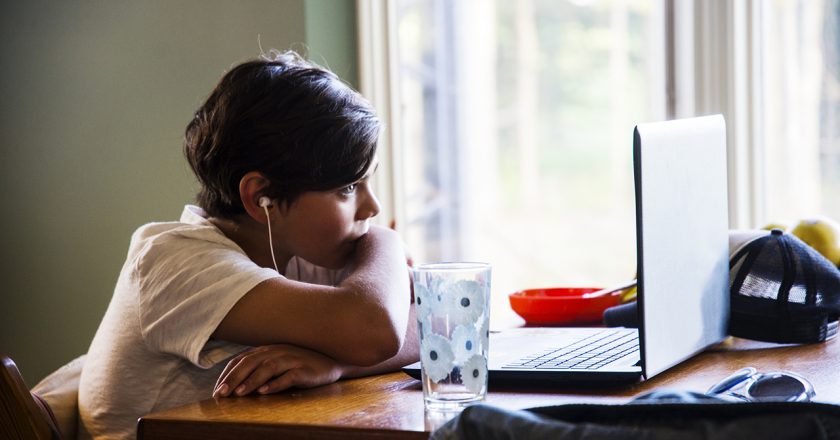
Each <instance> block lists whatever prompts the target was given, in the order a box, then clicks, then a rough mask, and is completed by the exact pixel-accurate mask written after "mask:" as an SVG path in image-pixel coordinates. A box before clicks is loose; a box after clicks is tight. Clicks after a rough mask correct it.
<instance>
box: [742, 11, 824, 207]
mask: <svg viewBox="0 0 840 440" xmlns="http://www.w3.org/2000/svg"><path fill="white" fill-rule="evenodd" d="M760 6H761V9H760V10H759V11H758V13H757V14H756V15H755V16H754V17H753V20H755V23H756V27H757V28H758V30H759V34H758V40H757V41H756V46H757V49H756V50H757V51H758V53H759V54H760V55H759V60H760V64H759V69H758V70H759V76H758V77H757V78H755V80H756V81H757V82H758V84H759V87H760V90H761V91H760V95H761V97H762V99H763V102H762V105H761V106H760V107H759V109H760V110H759V112H760V114H759V116H760V118H761V124H760V127H761V136H760V139H762V143H763V147H764V148H763V152H764V160H763V166H764V168H765V178H764V185H765V191H766V192H765V194H766V196H765V200H764V203H765V206H766V212H765V215H764V218H763V221H765V222H769V221H774V222H785V221H787V222H790V221H795V220H796V219H798V218H802V217H810V216H814V215H817V214H823V215H827V216H830V217H832V218H834V219H835V220H838V221H840V196H838V195H840V32H838V24H840V1H838V0H823V1H808V0H793V1H778V2H763V3H761V4H760Z"/></svg>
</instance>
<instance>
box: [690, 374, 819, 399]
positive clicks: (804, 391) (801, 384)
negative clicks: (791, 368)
mask: <svg viewBox="0 0 840 440" xmlns="http://www.w3.org/2000/svg"><path fill="white" fill-rule="evenodd" d="M706 394H707V395H712V396H716V397H721V398H724V399H727V400H736V401H746V402H768V401H777V402H778V401H781V402H810V401H811V399H812V398H813V397H814V396H815V395H816V394H817V393H816V391H814V386H813V385H811V382H808V380H807V379H805V378H804V377H802V376H800V375H798V374H795V373H791V372H788V371H777V372H773V373H759V372H758V371H757V370H756V369H755V368H753V367H747V368H742V369H740V370H738V371H736V372H735V373H733V374H732V375H731V376H729V377H727V378H726V379H723V380H722V381H720V382H718V383H717V384H716V385H714V386H712V387H711V388H709V390H708V391H706Z"/></svg>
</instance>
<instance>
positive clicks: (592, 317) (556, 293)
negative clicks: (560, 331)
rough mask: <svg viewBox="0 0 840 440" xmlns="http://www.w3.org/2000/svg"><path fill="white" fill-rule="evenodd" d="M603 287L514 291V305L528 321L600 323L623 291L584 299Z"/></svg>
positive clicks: (536, 322) (511, 295)
mask: <svg viewBox="0 0 840 440" xmlns="http://www.w3.org/2000/svg"><path fill="white" fill-rule="evenodd" d="M597 290H600V288H596V287H555V288H549V289H527V290H520V291H518V292H514V293H511V294H510V295H509V296H508V298H509V299H510V307H511V308H512V309H513V311H514V312H516V313H517V314H518V315H519V316H521V317H522V318H524V319H525V322H527V323H528V324H540V325H546V324H572V323H582V322H599V321H601V319H602V316H603V314H604V310H605V309H607V308H608V307H612V306H615V305H618V303H619V302H620V301H621V291H618V292H615V293H613V294H610V295H604V296H597V297H594V298H583V297H582V295H583V294H585V293H589V292H595V291H597Z"/></svg>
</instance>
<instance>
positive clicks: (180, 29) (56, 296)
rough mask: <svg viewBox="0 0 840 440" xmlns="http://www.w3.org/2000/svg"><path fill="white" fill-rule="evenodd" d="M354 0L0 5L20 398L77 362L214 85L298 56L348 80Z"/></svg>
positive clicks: (6, 337)
mask: <svg viewBox="0 0 840 440" xmlns="http://www.w3.org/2000/svg"><path fill="white" fill-rule="evenodd" d="M354 8H355V3H354V1H353V0H341V1H333V0H285V1H278V0H261V1H246V2H230V1H224V0H212V1H209V0H181V1H176V2H173V1H163V0H158V1H144V2H129V1H58V2H57V1H41V0H39V1H32V0H27V1H26V2H4V7H3V14H2V16H0V55H1V56H2V60H3V61H2V70H0V72H2V73H0V75H2V77H1V78H0V115H2V118H0V152H2V153H0V206H2V209H3V211H2V217H0V218H1V220H0V222H2V223H0V252H2V261H0V262H2V264H0V275H2V290H0V352H3V353H6V354H8V355H10V356H11V357H12V358H13V359H14V360H15V361H16V362H17V364H18V366H19V368H20V369H21V371H22V373H23V376H24V379H25V380H26V381H27V384H28V385H29V386H33V385H34V384H35V383H36V382H37V381H38V380H40V379H41V378H42V377H44V376H45V375H46V374H48V373H49V372H51V371H53V370H54V369H56V368H58V367H59V366H61V365H62V364H64V363H65V362H67V361H69V360H70V359H72V358H74V357H75V356H77V355H79V354H82V353H84V352H85V351H86V350H87V347H88V345H89V343H90V340H91V338H92V337H93V334H94V333H95V331H96V328H97V326H98V325H99V321H100V319H101V317H102V315H103V313H104V312H105V308H106V307H107V305H108V302H109V300H110V297H111V293H112V291H113V287H114V283H115V282H116V279H117V275H118V273H119V270H120V267H121V266H122V264H123V260H124V258H125V254H126V251H127V247H128V242H129V238H130V235H131V233H132V232H133V231H134V230H135V229H136V228H137V227H138V226H140V225H142V224H143V223H146V222H149V221H165V220H174V219H177V218H178V216H179V215H180V212H181V209H182V207H183V205H184V204H185V203H189V202H191V200H192V197H193V195H194V194H195V192H196V190H197V184H196V182H195V179H194V178H193V176H192V174H191V172H190V170H189V167H188V166H187V164H186V162H185V160H184V159H183V156H182V153H181V141H182V135H183V130H184V127H185V126H186V123H187V121H188V120H189V118H190V116H191V114H192V112H194V111H195V109H196V108H197V107H198V105H199V104H200V103H201V101H202V100H203V98H204V97H205V96H206V95H207V94H208V93H209V92H210V90H211V88H212V87H213V85H214V84H215V83H216V81H218V79H219V78H220V76H221V75H222V74H223V72H224V71H225V70H226V69H227V68H229V67H230V66H231V65H233V64H235V63H236V62H238V61H242V60H245V59H247V58H251V57H254V56H256V55H258V54H259V51H260V49H259V45H258V41H259V44H260V45H261V46H262V48H263V49H265V50H267V49H269V48H278V49H287V48H293V49H296V50H298V51H307V52H308V54H309V55H308V56H309V57H311V58H312V59H314V60H315V61H317V62H318V63H319V64H322V65H328V66H330V67H331V68H332V69H334V70H335V71H336V73H338V74H339V76H341V77H342V78H344V79H345V80H347V81H348V82H350V83H351V84H356V83H357V73H356V61H355V60H356V46H355V9H354Z"/></svg>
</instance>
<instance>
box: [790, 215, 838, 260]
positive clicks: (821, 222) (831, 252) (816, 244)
mask: <svg viewBox="0 0 840 440" xmlns="http://www.w3.org/2000/svg"><path fill="white" fill-rule="evenodd" d="M790 233H791V234H793V235H795V236H797V237H799V239H800V240H802V241H804V242H805V243H807V244H808V245H809V246H811V247H812V248H814V249H815V250H816V251H817V252H819V253H820V254H822V255H823V256H824V257H825V258H826V259H828V261H831V262H832V263H834V265H835V266H840V225H838V224H837V222H835V221H834V220H831V219H830V218H828V217H815V218H811V219H805V220H802V221H800V222H799V223H797V224H796V225H795V226H794V227H793V229H791V230H790Z"/></svg>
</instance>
